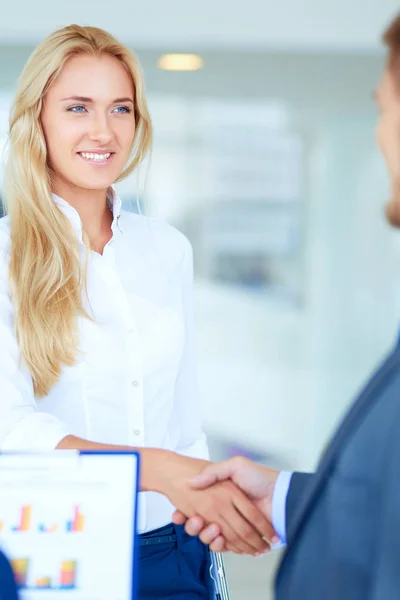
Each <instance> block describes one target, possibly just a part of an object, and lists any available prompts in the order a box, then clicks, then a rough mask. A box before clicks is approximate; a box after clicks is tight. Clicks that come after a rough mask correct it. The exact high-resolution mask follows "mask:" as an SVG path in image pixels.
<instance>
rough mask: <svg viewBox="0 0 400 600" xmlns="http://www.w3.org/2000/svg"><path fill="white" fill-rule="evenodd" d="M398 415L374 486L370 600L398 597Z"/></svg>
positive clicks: (399, 584) (399, 485) (399, 590)
mask: <svg viewBox="0 0 400 600" xmlns="http://www.w3.org/2000/svg"><path fill="white" fill-rule="evenodd" d="M399 427H400V414H399V417H398V418H397V419H396V420H395V422H394V423H393V427H392V432H391V436H389V439H390V442H389V444H388V449H387V455H386V461H385V464H384V465H382V477H381V479H380V481H379V482H377V485H379V487H380V494H381V497H382V501H381V506H380V507H379V509H378V511H377V515H376V516H375V518H376V519H377V521H378V526H377V537H376V539H375V544H376V560H375V561H374V563H373V564H372V565H371V570H372V571H373V575H372V576H371V594H370V596H369V598H370V600H382V599H383V598H398V597H399V595H400V569H399V556H400V479H399V464H400V435H399Z"/></svg>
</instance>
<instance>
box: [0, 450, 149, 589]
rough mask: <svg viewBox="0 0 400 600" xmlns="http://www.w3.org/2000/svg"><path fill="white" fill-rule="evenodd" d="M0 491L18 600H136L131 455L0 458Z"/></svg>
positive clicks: (1, 540)
mask: <svg viewBox="0 0 400 600" xmlns="http://www.w3.org/2000/svg"><path fill="white" fill-rule="evenodd" d="M0 490H1V493H0V547H1V549H2V550H3V551H4V552H5V553H6V555H7V556H8V558H9V559H10V561H11V564H12V567H13V571H14V575H15V579H16V581H17V585H18V588H19V593H20V597H21V600H136V573H135V568H134V565H135V560H136V544H135V532H136V513H137V498H138V496H137V493H138V456H137V454H135V453H121V454H114V453H113V454H108V453H100V454H96V453H87V454H86V453H84V454H81V455H79V454H77V453H75V452H69V451H67V452H63V451H57V452H53V453H48V454H41V455H22V454H3V455H0Z"/></svg>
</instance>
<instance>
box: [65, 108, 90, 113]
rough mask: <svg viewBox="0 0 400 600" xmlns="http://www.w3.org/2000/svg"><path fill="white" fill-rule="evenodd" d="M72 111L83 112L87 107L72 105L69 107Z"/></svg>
mask: <svg viewBox="0 0 400 600" xmlns="http://www.w3.org/2000/svg"><path fill="white" fill-rule="evenodd" d="M68 110H69V111H70V112H75V113H82V112H84V111H85V110H86V109H85V107H84V106H71V108H69V109H68Z"/></svg>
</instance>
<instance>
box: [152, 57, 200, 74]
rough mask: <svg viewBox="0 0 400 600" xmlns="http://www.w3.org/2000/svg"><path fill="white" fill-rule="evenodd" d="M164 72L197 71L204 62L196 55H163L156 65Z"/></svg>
mask: <svg viewBox="0 0 400 600" xmlns="http://www.w3.org/2000/svg"><path fill="white" fill-rule="evenodd" d="M157 65H158V67H159V68H160V69H164V70H165V71H198V70H199V69H201V68H202V67H203V66H204V60H203V59H202V58H201V56H197V54H163V55H162V56H160V58H159V59H158V63H157Z"/></svg>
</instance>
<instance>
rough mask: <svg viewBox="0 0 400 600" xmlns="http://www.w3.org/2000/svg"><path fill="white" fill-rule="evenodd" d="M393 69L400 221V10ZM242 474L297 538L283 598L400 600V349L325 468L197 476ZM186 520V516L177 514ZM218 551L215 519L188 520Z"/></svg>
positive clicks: (393, 165) (285, 567)
mask: <svg viewBox="0 0 400 600" xmlns="http://www.w3.org/2000/svg"><path fill="white" fill-rule="evenodd" d="M384 41H385V44H386V46H387V47H388V49H389V58H388V63H387V68H386V69H385V72H384V74H383V77H382V80H381V82H380V84H379V87H378V89H377V92H376V100H377V103H378V106H379V108H380V118H379V124H378V129H377V134H378V142H379V145H380V148H381V150H382V152H383V155H384V157H385V160H386V164H387V167H388V171H389V174H390V178H391V182H392V198H391V200H390V202H389V204H388V206H387V211H386V212H387V217H388V220H389V222H390V223H391V224H392V225H393V226H395V227H400V15H399V16H398V17H397V18H396V19H395V21H394V22H393V23H392V24H391V26H390V27H389V28H388V30H387V31H386V32H385V35H384ZM224 479H232V480H233V481H234V482H235V483H236V484H237V485H238V486H239V487H241V488H242V489H243V490H244V491H245V492H246V493H247V494H248V495H249V496H250V497H251V498H252V499H253V500H254V501H255V502H256V503H258V505H259V506H260V507H261V508H262V509H263V510H264V511H265V513H266V514H267V515H268V516H269V519H270V521H271V523H273V525H274V528H275V530H276V531H277V533H278V534H279V535H280V537H281V538H282V539H283V541H286V542H287V549H286V552H285V554H284V556H283V560H282V563H281V566H280V569H279V572H278V575H277V578H276V598H277V599H278V600H396V599H400V346H399V347H397V348H395V349H394V350H393V351H392V352H391V354H390V355H389V356H388V358H387V359H386V360H385V361H384V363H383V364H382V366H381V367H380V368H379V370H378V371H377V372H376V373H375V374H374V375H373V377H372V378H371V379H370V381H369V382H368V383H367V385H366V386H365V388H364V390H363V392H362V393H361V394H360V396H359V398H358V399H357V400H356V402H355V403H354V404H353V406H352V407H351V409H350V411H349V413H348V415H347V416H346V418H345V419H344V421H343V423H342V424H341V426H340V428H339V429H338V431H337V433H336V435H335V436H334V438H333V440H332V442H331V444H330V446H329V448H328V450H327V451H326V453H325V455H324V457H323V459H322V461H321V463H320V465H319V468H318V470H317V472H316V473H315V474H304V473H294V474H292V473H279V472H277V471H273V470H271V469H268V468H265V467H262V466H261V465H257V464H256V463H253V462H251V461H248V460H246V459H243V458H235V459H232V460H230V461H226V462H225V463H220V464H215V465H210V466H209V467H208V468H206V470H205V471H204V472H203V474H202V475H200V476H199V477H197V478H196V480H194V481H193V482H192V485H193V486H195V487H198V488H206V487H208V486H210V485H212V484H213V483H215V482H216V481H218V480H224ZM174 520H175V522H176V523H183V522H184V521H185V520H186V519H185V517H184V516H183V515H182V514H181V513H179V512H177V513H175V515H174ZM186 530H187V532H188V533H190V534H191V535H197V534H200V538H201V539H202V541H203V542H205V543H210V544H211V548H212V549H213V550H216V551H220V550H223V549H226V550H229V549H230V548H229V545H225V541H224V539H223V538H222V536H220V535H219V530H218V528H217V527H216V526H215V525H212V524H211V525H210V524H208V526H206V524H205V523H203V522H202V520H201V519H200V518H198V517H194V518H192V519H189V520H188V521H187V522H186Z"/></svg>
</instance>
